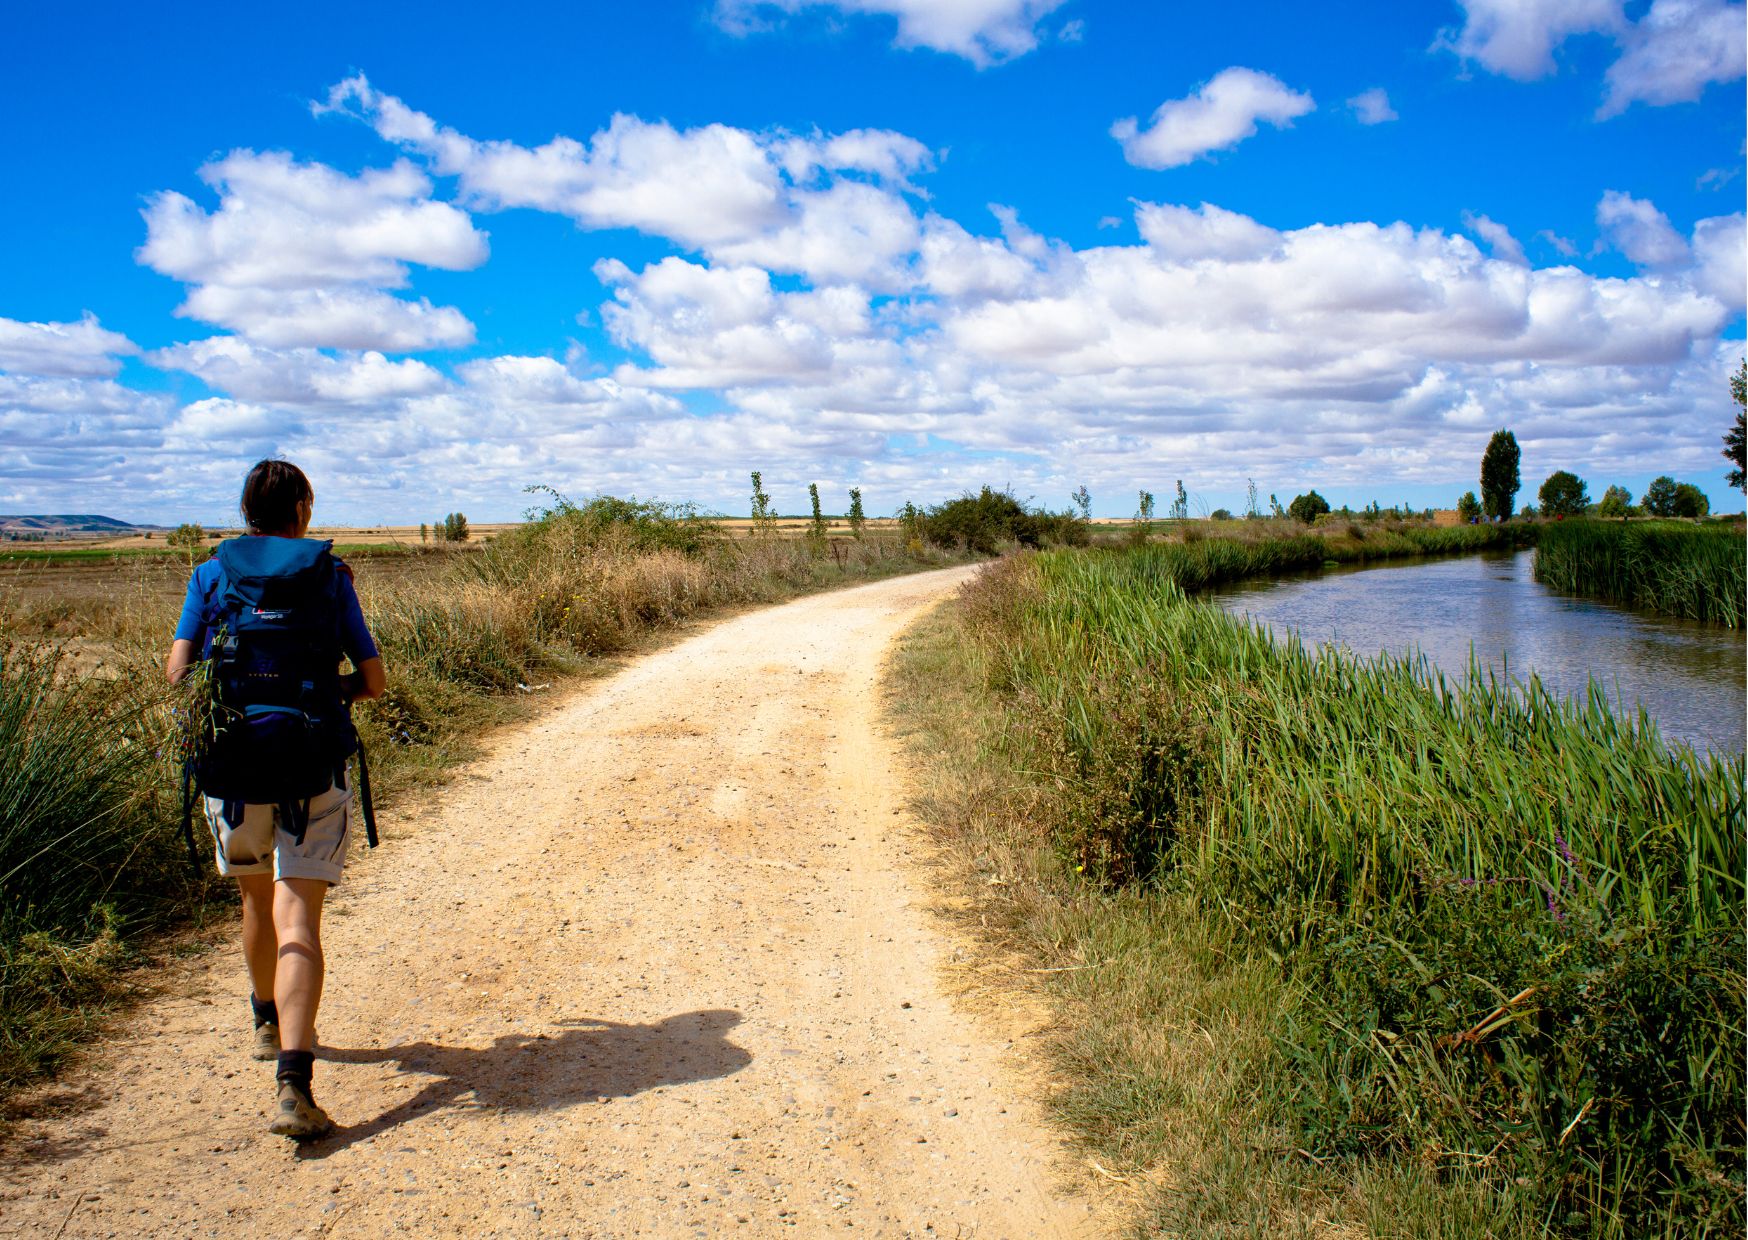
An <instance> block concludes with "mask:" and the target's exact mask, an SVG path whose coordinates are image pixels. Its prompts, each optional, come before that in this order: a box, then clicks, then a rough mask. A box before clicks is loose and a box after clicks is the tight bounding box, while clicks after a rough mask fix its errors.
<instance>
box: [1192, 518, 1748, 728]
mask: <svg viewBox="0 0 1748 1240" xmlns="http://www.w3.org/2000/svg"><path fill="white" fill-rule="evenodd" d="M1534 564H1535V553H1534V552H1533V551H1520V552H1515V553H1513V552H1509V551H1505V552H1489V553H1485V554H1482V555H1475V556H1463V557H1460V558H1455V559H1448V560H1436V561H1431V562H1421V563H1411V564H1394V565H1385V566H1380V567H1375V568H1340V569H1329V570H1327V571H1325V572H1322V573H1316V574H1312V575H1308V576H1302V577H1292V578H1280V579H1271V580H1258V581H1246V582H1240V583H1238V584H1236V585H1232V586H1224V587H1221V588H1220V589H1218V590H1214V591H1211V592H1210V594H1211V597H1213V598H1214V599H1216V600H1217V601H1218V602H1219V603H1220V605H1221V606H1223V607H1225V608H1226V609H1227V610H1228V611H1232V612H1238V613H1243V614H1246V615H1249V616H1251V617H1253V618H1254V619H1256V620H1258V621H1260V622H1262V623H1264V624H1268V625H1270V626H1273V627H1277V628H1291V629H1296V630H1297V631H1298V633H1299V635H1300V637H1301V638H1303V639H1304V640H1305V641H1306V642H1308V643H1315V644H1324V643H1330V642H1333V643H1336V644H1339V645H1342V646H1346V647H1348V648H1349V649H1350V650H1352V651H1353V652H1354V653H1355V654H1361V655H1372V654H1376V653H1377V652H1378V651H1380V650H1387V651H1389V652H1390V653H1392V654H1404V653H1407V652H1409V651H1411V650H1415V649H1418V650H1419V651H1420V652H1421V653H1423V654H1425V655H1426V657H1427V658H1428V659H1430V660H1431V661H1432V662H1433V663H1434V664H1435V665H1436V666H1438V667H1439V668H1441V669H1443V670H1444V671H1445V672H1446V674H1454V675H1461V674H1462V673H1463V671H1464V669H1465V668H1466V667H1467V665H1468V661H1469V651H1470V648H1471V644H1472V645H1473V649H1474V652H1475V656H1476V657H1477V658H1478V659H1480V660H1481V661H1482V662H1483V663H1484V664H1486V665H1488V666H1490V667H1492V668H1493V669H1494V670H1495V671H1497V672H1501V673H1502V674H1506V675H1510V676H1513V677H1517V678H1523V677H1526V676H1528V674H1529V673H1530V672H1532V671H1533V672H1535V673H1536V674H1537V675H1538V676H1540V677H1541V679H1542V683H1543V684H1545V685H1546V686H1547V687H1548V688H1549V689H1551V690H1553V691H1555V692H1557V693H1561V694H1564V695H1567V696H1578V695H1581V694H1582V693H1583V692H1584V689H1585V684H1586V681H1587V679H1588V678H1589V677H1591V676H1594V677H1595V678H1596V679H1597V680H1598V681H1600V682H1601V683H1602V685H1603V687H1604V688H1605V689H1606V690H1607V691H1608V694H1609V698H1610V700H1611V701H1613V702H1614V703H1615V704H1616V706H1617V708H1620V709H1624V710H1631V709H1633V708H1634V707H1635V706H1636V705H1643V706H1644V708H1645V710H1646V712H1647V713H1649V714H1650V716H1651V717H1652V718H1653V719H1655V720H1656V721H1657V726H1658V728H1659V730H1660V731H1661V732H1662V733H1663V735H1664V736H1665V737H1666V738H1669V739H1675V740H1684V741H1687V742H1688V743H1689V744H1691V745H1693V746H1694V747H1695V748H1696V749H1697V748H1710V749H1714V750H1716V751H1718V752H1720V753H1740V752H1741V751H1742V746H1743V740H1744V731H1745V727H1744V709H1745V707H1748V694H1745V691H1744V687H1743V681H1744V675H1745V673H1748V659H1745V657H1744V642H1743V636H1742V634H1741V633H1739V632H1732V631H1731V630H1729V629H1721V628H1715V627H1713V626H1710V625H1703V624H1698V623H1694V622H1692V621H1686V620H1669V619H1665V618H1662V617H1658V616H1647V615H1642V614H1640V613H1638V612H1630V611H1625V610H1622V609H1620V608H1616V607H1611V606H1609V605H1607V604H1605V603H1597V602H1592V601H1589V600H1587V599H1576V598H1568V597H1566V596H1564V595H1560V594H1555V593H1553V592H1552V591H1550V590H1548V589H1546V588H1545V587H1543V586H1542V585H1540V584H1539V583H1538V582H1536V581H1535V579H1534V578H1533V577H1532V575H1531V573H1532V571H1533V569H1534Z"/></svg>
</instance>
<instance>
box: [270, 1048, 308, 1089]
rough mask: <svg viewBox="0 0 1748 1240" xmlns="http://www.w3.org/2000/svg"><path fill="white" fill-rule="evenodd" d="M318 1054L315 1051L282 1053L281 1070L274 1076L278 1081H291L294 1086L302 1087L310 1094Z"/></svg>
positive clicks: (280, 1059)
mask: <svg viewBox="0 0 1748 1240" xmlns="http://www.w3.org/2000/svg"><path fill="white" fill-rule="evenodd" d="M315 1067H316V1053H315V1052H314V1051H280V1052H279V1070H278V1071H277V1072H275V1073H274V1074H273V1079H274V1080H277V1081H290V1082H291V1083H292V1084H293V1085H297V1086H300V1087H302V1089H303V1091H304V1093H306V1094H307V1093H309V1092H310V1074H311V1073H312V1072H314V1071H315Z"/></svg>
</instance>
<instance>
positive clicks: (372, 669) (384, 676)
mask: <svg viewBox="0 0 1748 1240" xmlns="http://www.w3.org/2000/svg"><path fill="white" fill-rule="evenodd" d="M387 688H388V673H387V672H384V671H383V670H382V659H381V658H380V657H376V658H370V659H366V660H364V662H362V663H360V664H359V665H358V668H357V670H356V671H351V672H347V673H346V674H345V675H344V676H342V677H340V691H341V692H342V693H344V694H345V695H346V700H347V701H348V702H356V701H357V700H358V699H359V698H379V697H381V696H382V695H383V691H384V690H386V689H387Z"/></svg>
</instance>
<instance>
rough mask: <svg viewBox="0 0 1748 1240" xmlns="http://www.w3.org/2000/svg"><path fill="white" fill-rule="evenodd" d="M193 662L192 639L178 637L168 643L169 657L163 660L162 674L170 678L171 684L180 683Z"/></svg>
mask: <svg viewBox="0 0 1748 1240" xmlns="http://www.w3.org/2000/svg"><path fill="white" fill-rule="evenodd" d="M194 663H195V650H194V642H193V640H192V639H190V638H187V637H178V638H177V639H176V640H175V641H173V642H171V643H170V657H169V658H167V659H165V660H164V675H166V676H168V677H169V678H170V683H171V684H173V685H174V684H180V683H181V681H182V678H183V677H184V676H186V675H188V669H189V668H191V667H193V666H194Z"/></svg>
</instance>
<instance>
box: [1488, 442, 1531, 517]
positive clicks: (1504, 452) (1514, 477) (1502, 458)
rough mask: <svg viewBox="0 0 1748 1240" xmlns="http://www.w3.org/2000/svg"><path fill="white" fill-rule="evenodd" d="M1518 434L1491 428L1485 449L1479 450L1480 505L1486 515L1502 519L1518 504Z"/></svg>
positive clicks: (1521, 483) (1520, 485)
mask: <svg viewBox="0 0 1748 1240" xmlns="http://www.w3.org/2000/svg"><path fill="white" fill-rule="evenodd" d="M1519 455H1520V454H1519V452H1518V448H1517V436H1516V435H1513V434H1512V433H1511V432H1510V431H1506V430H1499V431H1494V432H1493V438H1491V439H1489V440H1488V441H1487V451H1486V452H1484V453H1482V454H1481V508H1482V510H1483V511H1484V512H1486V514H1487V515H1488V516H1489V517H1497V518H1498V519H1499V520H1501V521H1504V520H1507V519H1508V518H1510V516H1511V513H1512V510H1513V509H1514V508H1515V507H1516V506H1517V493H1518V491H1519V490H1520V489H1521V488H1522V486H1523V480H1522V479H1520V478H1519V477H1518V474H1517V462H1518V457H1519Z"/></svg>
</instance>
